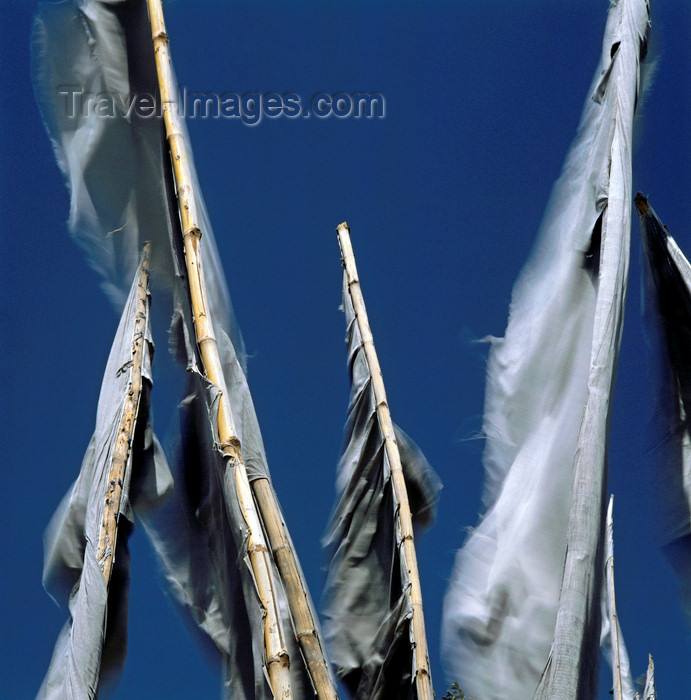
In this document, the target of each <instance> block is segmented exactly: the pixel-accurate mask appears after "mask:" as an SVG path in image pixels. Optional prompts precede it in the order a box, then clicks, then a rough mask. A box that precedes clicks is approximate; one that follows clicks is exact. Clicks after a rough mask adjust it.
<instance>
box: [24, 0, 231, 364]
mask: <svg viewBox="0 0 691 700" xmlns="http://www.w3.org/2000/svg"><path fill="white" fill-rule="evenodd" d="M32 73H33V80H34V91H35V93H36V99H37V102H38V105H39V108H40V110H41V114H42V116H43V120H44V123H45V126H46V129H47V131H48V135H49V137H50V140H51V143H52V144H53V150H54V152H55V157H56V160H57V163H58V166H59V167H60V170H61V171H62V173H63V175H64V177H65V180H66V184H67V187H68V190H69V192H70V215H69V219H68V228H69V230H70V232H71V234H72V236H73V237H74V238H75V240H76V241H77V243H78V244H79V245H80V247H81V248H82V249H83V250H84V251H85V253H86V256H87V259H88V260H89V262H90V264H91V265H92V266H93V267H94V269H95V270H96V271H97V272H98V273H99V274H100V275H101V277H102V279H103V282H102V286H103V289H104V291H105V292H106V294H107V295H108V296H109V298H110V299H111V301H112V302H113V303H114V305H115V307H116V309H117V310H118V313H119V312H120V311H121V309H122V304H123V303H124V300H125V298H126V296H127V291H128V289H129V283H130V280H131V279H132V275H133V274H134V270H135V269H136V267H137V264H138V256H139V251H140V250H141V248H142V244H143V242H144V240H148V241H151V242H152V261H151V284H152V288H153V289H154V290H155V291H156V298H157V308H158V309H159V311H157V314H158V313H159V312H163V313H162V314H161V315H162V319H163V318H164V317H165V315H166V314H170V313H171V308H172V302H171V300H170V298H171V294H172V293H173V291H172V290H173V289H174V286H175V273H176V270H175V262H174V260H173V257H172V256H171V245H170V237H171V236H172V235H173V233H172V229H173V227H175V226H176V224H177V221H178V218H179V215H178V212H177V205H176V204H175V197H174V189H172V190H171V186H170V178H169V177H168V176H167V172H168V171H169V170H170V156H169V154H168V147H167V144H166V140H165V129H164V125H163V119H162V118H161V117H160V114H161V105H160V95H159V91H158V79H157V76H156V66H155V62H154V53H153V44H152V40H151V28H150V25H149V17H148V11H147V6H146V2H145V1H144V0H129V1H128V2H121V0H67V1H66V2H61V3H57V4H48V3H45V4H42V5H40V9H39V13H38V14H37V17H36V19H35V21H34V27H33V33H32ZM151 105H153V106H154V111H153V113H152V112H151V110H150V109H149V107H150V106H151ZM183 130H184V136H185V139H186V140H187V142H188V143H189V138H188V135H187V132H186V127H185V126H184V122H183ZM190 168H191V171H192V179H193V181H194V184H195V187H194V190H195V193H196V194H195V205H196V210H197V214H198V216H199V220H200V226H201V227H202V230H203V231H204V236H203V238H202V242H201V246H202V251H203V255H204V258H205V267H204V271H205V275H206V279H207V284H208V286H209V294H208V298H207V303H208V305H209V308H210V315H211V316H212V317H213V318H214V319H215V323H219V324H221V325H223V326H224V327H226V328H228V329H229V332H230V333H231V336H230V337H231V339H232V341H233V345H234V346H235V348H236V350H237V352H238V357H239V359H240V362H241V364H242V366H243V368H244V367H245V364H244V363H245V351H244V344H243V341H242V336H241V335H239V330H238V326H237V324H236V323H234V316H233V309H232V306H231V303H230V296H229V294H228V290H227V287H226V284H225V278H224V275H223V269H222V267H221V263H220V257H219V255H218V250H217V248H216V243H215V239H214V234H213V229H212V228H211V224H210V221H209V217H208V214H207V211H206V206H205V204H204V200H203V198H202V197H201V194H200V192H201V190H200V188H199V186H198V181H197V176H196V172H195V169H194V163H193V162H192V159H191V158H190ZM162 292H165V294H164V295H163V296H162Z"/></svg>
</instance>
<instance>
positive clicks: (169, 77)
mask: <svg viewBox="0 0 691 700" xmlns="http://www.w3.org/2000/svg"><path fill="white" fill-rule="evenodd" d="M147 3H148V7H149V19H150V22H151V33H152V39H153V45H154V55H155V60H156V72H157V74H158V87H159V91H160V95H161V103H162V105H163V118H164V122H165V129H166V138H167V141H168V146H169V148H170V154H171V160H172V163H173V172H174V176H175V184H176V189H177V195H178V204H179V209H180V220H181V224H182V236H183V245H184V251H185V263H186V266H187V276H188V281H189V287H190V297H191V303H192V315H193V317H194V329H195V335H196V337H197V345H198V347H199V353H200V355H201V359H202V364H203V366H204V371H205V373H206V376H207V378H208V379H209V381H211V382H213V383H214V384H216V386H218V387H219V389H220V392H221V395H220V401H219V407H218V416H217V420H218V437H219V441H220V443H221V449H222V450H223V451H224V452H225V454H226V455H228V458H229V465H230V467H231V468H233V470H234V473H235V480H236V486H237V493H238V500H239V504H240V509H241V511H242V514H243V516H244V518H245V523H246V525H247V534H248V537H247V554H248V556H249V559H250V566H251V568H252V573H253V575H254V579H255V582H256V585H257V591H258V593H259V598H260V601H261V605H262V607H263V613H264V648H265V654H266V667H267V670H268V675H269V684H270V685H271V689H272V691H273V694H274V697H275V698H277V699H279V700H284V699H287V698H291V697H292V692H291V687H290V669H289V666H290V658H289V655H288V650H287V649H286V645H285V641H284V634H283V630H282V628H281V622H280V616H279V613H278V605H277V602H276V598H275V595H274V582H273V580H272V575H271V561H270V554H269V551H268V548H267V546H266V541H265V539H264V533H263V531H262V527H261V522H260V519H259V515H258V513H257V510H256V507H255V504H254V500H253V499H252V491H251V488H250V485H249V480H248V478H247V470H246V468H245V463H244V461H243V458H242V452H241V445H240V440H239V439H238V437H237V431H236V429H235V424H234V421H233V415H232V412H231V408H230V403H229V401H228V391H227V389H226V385H225V379H224V376H223V370H222V366H221V360H220V357H219V353H218V347H217V345H216V338H215V335H214V330H213V325H212V319H211V318H210V317H209V314H208V309H207V301H206V298H207V295H206V282H205V279H204V269H203V262H202V257H201V236H202V232H201V229H200V227H199V223H198V221H199V219H198V217H197V210H196V204H195V193H194V189H193V180H192V177H191V171H190V165H189V158H188V155H187V145H186V143H185V139H184V135H183V131H182V124H181V121H180V116H179V114H178V111H177V108H176V95H175V83H174V80H173V73H172V67H171V62H170V56H169V53H168V35H167V34H166V29H165V23H164V20H163V9H162V7H161V0H147Z"/></svg>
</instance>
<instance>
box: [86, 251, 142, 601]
mask: <svg viewBox="0 0 691 700" xmlns="http://www.w3.org/2000/svg"><path fill="white" fill-rule="evenodd" d="M150 257H151V243H149V242H147V243H145V244H144V249H143V251H142V261H141V265H140V268H139V282H138V283H137V286H138V291H137V306H136V317H135V321H134V330H133V332H132V367H131V368H130V381H129V389H128V391H127V395H126V396H125V402H124V404H123V407H122V412H121V413H120V426H119V427H118V432H117V435H116V438H115V449H114V450H113V456H112V458H111V462H110V471H109V474H108V484H107V486H106V495H105V503H104V506H103V516H102V518H101V527H100V531H99V535H98V549H97V550H96V561H97V562H98V565H99V567H100V568H101V571H102V572H103V576H104V577H105V580H106V588H107V587H108V586H109V585H110V578H111V575H112V573H113V564H114V563H115V546H116V544H117V536H118V514H119V513H120V503H121V501H122V485H123V482H124V480H125V469H126V467H127V462H128V460H129V458H130V452H131V447H132V442H133V440H134V431H135V428H136V425H137V414H138V412H139V399H140V397H141V394H142V358H143V357H144V344H145V343H146V337H145V335H146V321H147V318H148V303H147V295H148V292H149V259H150Z"/></svg>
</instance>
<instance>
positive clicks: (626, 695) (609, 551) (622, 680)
mask: <svg viewBox="0 0 691 700" xmlns="http://www.w3.org/2000/svg"><path fill="white" fill-rule="evenodd" d="M613 508H614V496H610V499H609V505H608V506H607V526H606V528H605V573H604V577H603V582H602V595H601V598H600V601H601V606H602V631H601V633H600V648H601V649H602V653H603V654H604V655H605V658H606V659H607V661H608V662H609V665H610V668H611V669H612V688H613V690H614V697H615V698H616V699H617V700H619V699H620V700H640V698H639V695H638V693H637V692H636V689H635V686H634V683H633V678H632V676H631V666H630V664H629V655H628V653H627V651H626V645H625V644H624V635H623V634H622V631H621V625H620V624H619V616H618V614H617V610H616V605H615V595H614V519H613V513H612V511H613Z"/></svg>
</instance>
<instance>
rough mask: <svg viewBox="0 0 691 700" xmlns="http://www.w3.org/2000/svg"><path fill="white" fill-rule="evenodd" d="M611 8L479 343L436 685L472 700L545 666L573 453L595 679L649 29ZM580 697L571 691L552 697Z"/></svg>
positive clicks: (511, 687) (626, 5)
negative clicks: (524, 259)
mask: <svg viewBox="0 0 691 700" xmlns="http://www.w3.org/2000/svg"><path fill="white" fill-rule="evenodd" d="M632 8H634V9H633V10H632ZM632 12H633V13H634V14H635V17H636V22H635V23H634V24H633V26H632V25H631V18H630V15H631V13H632ZM609 13H610V14H609V18H608V23H607V28H606V31H605V39H604V42H603V50H602V58H601V61H600V65H599V66H598V69H597V71H596V73H595V78H594V82H593V84H592V87H591V90H590V93H589V95H588V99H587V102H586V105H585V108H584V111H583V115H582V117H581V122H580V126H579V129H578V133H577V135H576V139H575V141H574V143H573V145H572V147H571V150H570V152H569V154H568V156H567V158H566V161H565V164H564V167H563V170H562V174H561V176H560V178H559V180H558V181H557V183H556V184H555V186H554V189H553V191H552V195H551V198H550V202H549V204H548V206H547V209H546V212H545V215H544V218H543V221H542V224H541V227H540V232H539V235H538V239H537V242H536V245H535V248H534V250H533V253H532V255H531V258H530V260H529V261H528V263H527V264H526V266H525V268H524V269H523V271H522V272H521V275H520V277H519V279H518V281H517V283H516V285H515V287H514V290H513V295H512V300H511V307H510V311H509V320H508V325H507V328H506V332H505V335H504V338H501V339H495V340H493V342H492V348H491V351H490V356H489V362H488V371H487V387H486V394H485V413H484V423H483V432H484V434H485V437H486V447H485V453H484V458H483V461H484V467H485V491H484V506H485V512H484V514H483V516H482V518H481V520H480V523H479V524H478V526H477V527H476V528H475V529H474V530H472V531H471V533H470V534H469V536H468V538H467V540H466V542H465V543H464V545H463V547H462V549H461V550H460V551H459V552H458V554H457V556H456V561H455V565H454V569H453V573H452V577H451V581H450V584H449V587H448V590H447V593H446V596H445V600H444V612H443V621H442V651H443V656H444V659H445V664H446V669H447V674H448V677H449V678H451V679H453V680H457V681H458V682H459V684H460V686H461V687H462V688H463V690H464V691H465V692H466V693H467V694H469V695H474V696H477V697H482V698H483V700H524V699H525V700H527V699H529V698H532V697H533V694H534V693H535V691H536V688H537V685H538V682H539V681H540V678H541V676H542V674H543V670H544V668H545V665H546V664H547V662H548V659H549V658H550V650H551V648H552V642H553V637H554V634H555V624H556V621H557V614H558V608H559V605H560V590H561V587H562V573H563V572H564V562H565V555H566V551H567V537H568V533H569V521H570V516H569V510H570V505H571V501H572V484H573V478H574V469H575V466H576V455H580V457H579V459H583V458H584V457H585V456H586V455H587V461H588V467H589V469H590V472H589V474H588V476H587V477H585V481H586V482H587V483H588V484H589V485H590V487H592V488H594V495H593V497H592V499H591V501H590V502H591V503H592V504H594V509H593V510H592V511H591V512H590V513H585V512H584V513H581V517H583V518H586V517H587V519H588V528H589V532H590V540H589V541H588V544H587V552H585V551H584V562H586V563H585V566H586V567H589V569H588V575H589V576H590V579H591V583H590V590H587V591H585V590H584V591H583V592H582V593H583V595H585V597H586V598H587V600H588V601H590V603H589V605H588V613H587V616H586V617H587V619H584V617H583V616H582V615H581V622H582V624H583V625H584V628H587V629H588V635H589V639H588V642H587V643H586V644H585V645H584V648H587V649H588V650H589V653H590V652H591V653H592V658H590V659H589V661H588V665H587V667H588V672H587V673H585V674H584V676H583V681H584V683H585V685H586V686H588V687H589V686H590V684H591V683H593V682H594V678H595V676H596V673H597V656H598V654H599V652H598V646H599V633H600V626H599V625H600V619H599V601H598V596H599V594H600V585H601V567H600V566H599V563H598V561H596V560H597V549H598V547H600V546H601V544H600V543H601V525H602V519H603V518H604V509H603V508H602V507H600V505H598V504H601V503H602V493H601V484H602V480H603V479H604V475H605V448H606V443H607V438H606V426H607V417H608V401H609V396H610V390H611V386H612V381H613V373H614V366H615V364H616V356H617V353H618V348H619V333H620V329H621V323H622V308H623V302H624V295H625V283H626V277H627V270H628V245H629V244H628V234H629V226H630V214H629V209H630V203H631V198H630V156H631V154H630V144H631V129H632V118H633V105H634V102H635V99H636V88H637V80H638V61H639V56H641V55H642V53H644V51H643V46H644V43H645V35H646V30H647V10H646V5H645V2H644V1H643V0H634V2H630V1H629V0H621V1H620V2H619V3H612V5H611V6H610V11H609ZM612 173H615V175H614V177H612ZM595 368H597V371H595ZM588 404H590V409H589V412H588V415H589V416H590V418H589V420H590V424H589V428H588V432H586V433H582V432H581V426H582V423H583V420H584V417H585V415H586V412H585V411H584V410H585V407H586V405H588ZM591 495H592V494H591ZM581 544H582V543H579V544H578V546H579V547H580V546H581ZM575 546H576V543H574V547H575ZM600 556H601V551H600ZM600 563H601V560H600ZM580 634H581V632H576V635H577V636H578V635H580ZM577 657H578V654H574V658H577ZM591 695H592V692H591V691H590V690H589V689H585V688H582V689H581V690H580V691H576V690H574V689H573V688H571V689H570V690H564V691H563V692H562V691H560V692H553V693H552V694H551V696H550V697H560V698H565V699H566V698H575V697H590V696H591Z"/></svg>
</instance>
